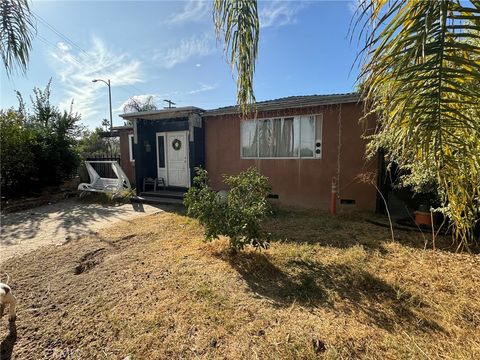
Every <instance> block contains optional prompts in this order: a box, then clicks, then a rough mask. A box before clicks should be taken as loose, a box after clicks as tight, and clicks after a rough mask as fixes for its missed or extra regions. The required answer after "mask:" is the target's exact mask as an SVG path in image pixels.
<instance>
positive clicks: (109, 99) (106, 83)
mask: <svg viewBox="0 0 480 360" xmlns="http://www.w3.org/2000/svg"><path fill="white" fill-rule="evenodd" d="M97 81H101V82H103V83H104V84H105V85H107V86H108V101H109V104H110V131H112V128H113V120H112V89H111V87H110V79H108V80H107V81H105V80H102V79H93V80H92V82H94V83H95V82H97Z"/></svg>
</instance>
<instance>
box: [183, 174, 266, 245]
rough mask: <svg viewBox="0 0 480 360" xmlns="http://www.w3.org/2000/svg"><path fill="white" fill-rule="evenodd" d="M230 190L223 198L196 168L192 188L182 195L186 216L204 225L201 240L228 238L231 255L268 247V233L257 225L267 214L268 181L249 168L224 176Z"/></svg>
mask: <svg viewBox="0 0 480 360" xmlns="http://www.w3.org/2000/svg"><path fill="white" fill-rule="evenodd" d="M224 181H225V183H226V184H227V185H228V186H229V187H230V191H229V192H228V193H227V195H226V198H225V197H222V196H221V195H220V194H219V193H217V192H216V191H215V190H213V189H212V188H211V187H210V185H209V178H208V173H207V171H206V170H204V169H197V176H196V177H195V178H194V187H192V188H190V189H189V190H188V192H187V194H186V196H185V200H184V203H185V206H186V207H187V214H188V215H189V216H192V217H194V218H197V219H198V220H199V221H200V223H201V224H202V225H203V226H205V240H206V241H211V240H213V239H218V237H219V236H221V235H224V236H228V237H229V239H230V249H231V250H232V252H236V251H237V250H243V249H244V248H245V246H247V245H251V246H253V247H255V248H267V247H268V240H267V238H268V236H267V235H268V234H267V233H266V232H265V231H264V230H263V229H262V227H261V223H262V221H263V220H265V219H266V218H267V217H268V216H269V215H270V214H271V213H272V209H271V205H270V203H269V202H268V199H267V196H268V194H269V193H270V191H271V187H270V185H269V183H268V179H267V178H266V177H265V176H262V175H260V174H259V173H258V172H257V170H256V169H255V168H250V169H248V170H246V171H244V172H242V173H240V174H239V175H236V176H225V180H224Z"/></svg>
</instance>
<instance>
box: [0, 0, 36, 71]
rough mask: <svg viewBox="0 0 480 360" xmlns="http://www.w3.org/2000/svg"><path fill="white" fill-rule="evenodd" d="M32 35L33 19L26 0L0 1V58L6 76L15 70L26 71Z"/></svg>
mask: <svg viewBox="0 0 480 360" xmlns="http://www.w3.org/2000/svg"><path fill="white" fill-rule="evenodd" d="M34 34H35V22H34V17H33V15H32V13H31V11H30V8H29V6H28V1H27V0H2V1H0V56H1V57H2V61H3V66H4V67H5V70H6V72H7V75H8V76H10V75H11V74H12V72H13V71H14V70H15V69H19V70H20V71H22V72H25V71H26V70H27V65H28V58H29V54H30V49H31V46H32V39H33V36H34Z"/></svg>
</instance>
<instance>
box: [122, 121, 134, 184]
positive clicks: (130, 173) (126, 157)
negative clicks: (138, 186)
mask: <svg viewBox="0 0 480 360" xmlns="http://www.w3.org/2000/svg"><path fill="white" fill-rule="evenodd" d="M129 134H133V130H119V135H120V154H121V156H120V166H121V167H122V170H123V171H124V172H125V174H126V175H127V177H128V180H130V183H131V184H132V186H133V185H134V184H135V161H130V152H129V151H130V150H129V148H128V135H129Z"/></svg>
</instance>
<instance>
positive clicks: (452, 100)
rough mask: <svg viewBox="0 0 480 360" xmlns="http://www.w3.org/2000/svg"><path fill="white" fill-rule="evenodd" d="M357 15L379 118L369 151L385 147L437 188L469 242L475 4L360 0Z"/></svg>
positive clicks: (479, 195)
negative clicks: (362, 21) (362, 22)
mask: <svg viewBox="0 0 480 360" xmlns="http://www.w3.org/2000/svg"><path fill="white" fill-rule="evenodd" d="M359 13H360V15H361V16H360V19H365V26H363V25H362V31H366V39H367V44H366V47H365V49H364V54H365V57H366V58H365V65H364V67H363V69H362V73H361V76H360V80H361V82H362V89H363V92H364V96H365V99H366V104H367V105H368V106H369V108H368V110H369V111H370V113H374V114H375V115H376V116H377V118H378V131H377V133H376V135H375V136H373V137H372V138H371V142H370V145H369V152H370V154H374V153H376V151H377V150H378V149H380V148H382V149H385V150H386V153H387V159H388V160H390V161H391V162H395V163H396V164H398V165H399V166H400V168H402V169H404V170H407V171H409V175H407V176H405V177H404V178H403V181H404V183H406V184H408V185H411V186H413V188H414V189H416V190H417V191H423V190H424V189H425V188H427V189H428V188H432V186H436V187H437V190H438V194H439V197H440V200H441V203H442V207H441V209H440V210H441V211H442V212H443V213H444V214H446V215H447V216H448V217H449V218H450V219H451V220H452V222H453V224H454V226H455V238H456V240H458V241H459V243H460V244H461V245H464V246H468V244H469V243H470V241H471V240H472V237H473V234H472V233H471V229H472V228H473V226H474V224H475V222H476V221H478V219H479V217H480V208H479V207H480V205H479V204H480V142H479V141H478V139H479V138H480V117H479V114H480V101H479V94H480V41H479V40H480V2H478V1H476V0H471V1H462V2H460V1H453V0H439V1H416V0H415V1H414V0H394V1H388V2H387V1H380V0H375V1H370V0H365V1H362V3H361V5H360V8H359ZM367 116H368V115H367Z"/></svg>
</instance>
